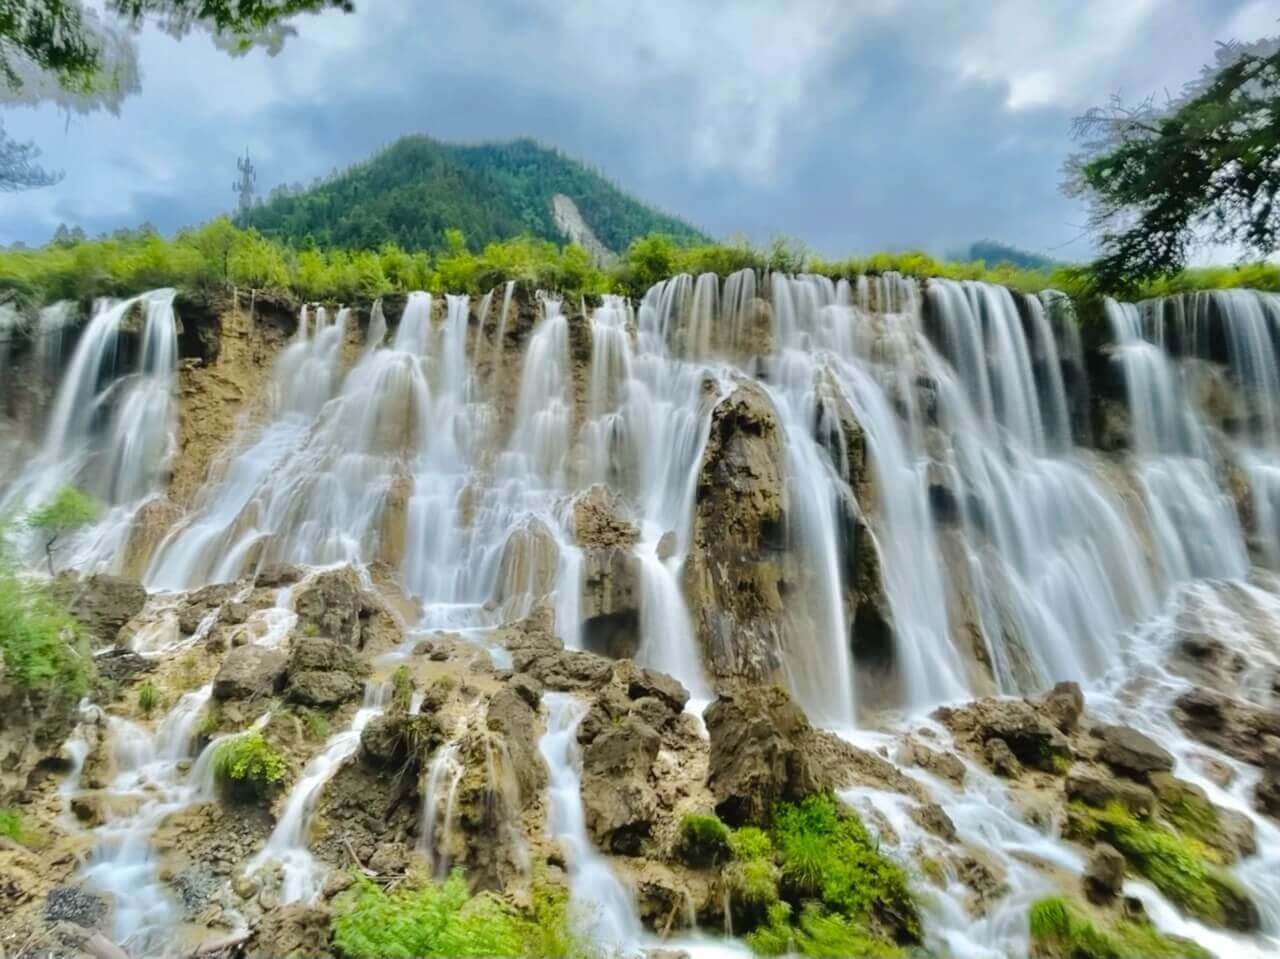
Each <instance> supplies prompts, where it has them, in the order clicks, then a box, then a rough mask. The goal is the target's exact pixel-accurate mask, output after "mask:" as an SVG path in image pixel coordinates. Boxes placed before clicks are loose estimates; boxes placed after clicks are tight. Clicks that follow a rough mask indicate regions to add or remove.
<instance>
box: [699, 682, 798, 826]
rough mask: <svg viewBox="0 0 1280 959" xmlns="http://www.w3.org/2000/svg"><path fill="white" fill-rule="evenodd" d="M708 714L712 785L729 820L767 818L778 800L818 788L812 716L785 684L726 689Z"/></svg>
mask: <svg viewBox="0 0 1280 959" xmlns="http://www.w3.org/2000/svg"><path fill="white" fill-rule="evenodd" d="M703 719H704V721H705V723H706V726H707V733H708V735H709V737H710V741H711V742H710V748H711V754H710V760H709V767H708V775H707V785H708V786H709V787H710V789H711V793H712V795H713V796H714V797H715V803H716V813H717V815H719V816H720V818H721V819H723V820H724V821H725V822H727V823H729V824H730V825H733V826H740V825H743V824H746V823H764V822H767V820H768V818H769V815H770V810H771V809H772V807H773V805H774V803H776V802H777V801H779V800H799V799H803V798H804V797H806V796H808V795H811V794H812V793H814V792H817V791H818V789H819V787H820V778H819V774H818V772H817V771H816V770H815V769H814V766H813V760H812V757H811V756H810V755H809V753H808V751H807V749H806V746H807V745H808V739H809V734H810V732H811V727H810V725H809V720H808V718H807V717H806V716H805V714H804V713H803V712H802V711H801V709H800V708H799V707H798V706H796V705H795V703H793V702H792V701H791V697H790V696H788V695H787V692H786V690H784V689H782V688H781V687H780V686H748V687H745V688H742V689H738V690H735V691H733V692H731V693H722V694H721V695H720V697H719V698H717V699H716V701H715V702H713V703H712V704H711V705H710V706H708V707H707V709H706V711H705V712H704V713H703Z"/></svg>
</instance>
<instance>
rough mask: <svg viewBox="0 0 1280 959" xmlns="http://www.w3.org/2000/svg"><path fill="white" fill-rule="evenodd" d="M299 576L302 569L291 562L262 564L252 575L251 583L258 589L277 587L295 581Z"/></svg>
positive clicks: (300, 576)
mask: <svg viewBox="0 0 1280 959" xmlns="http://www.w3.org/2000/svg"><path fill="white" fill-rule="evenodd" d="M301 578H302V570H300V569H298V567H296V566H294V565H293V564H292V563H273V564H272V565H270V566H264V567H263V568H262V569H261V570H260V571H259V572H258V575H257V576H256V577H254V580H253V585H254V586H256V587H258V588H259V589H264V588H265V589H279V588H280V587H281V586H289V585H291V584H293V583H296V582H297V581H298V580H300V579H301Z"/></svg>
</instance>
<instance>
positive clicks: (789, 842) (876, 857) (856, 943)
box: [725, 794, 921, 956]
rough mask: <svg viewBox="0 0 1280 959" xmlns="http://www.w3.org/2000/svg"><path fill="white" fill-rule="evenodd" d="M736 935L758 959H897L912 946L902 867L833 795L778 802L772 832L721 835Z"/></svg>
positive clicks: (914, 923) (916, 926)
mask: <svg viewBox="0 0 1280 959" xmlns="http://www.w3.org/2000/svg"><path fill="white" fill-rule="evenodd" d="M729 848H730V850H731V851H732V853H733V861H732V862H731V863H730V864H729V866H728V867H727V868H726V870H725V879H726V882H727V884H728V886H729V900H730V909H731V910H732V914H733V919H734V923H735V928H737V929H738V930H739V931H742V932H745V933H746V938H747V942H748V943H749V944H750V946H751V947H752V949H754V950H755V951H756V952H757V953H760V954H762V955H781V954H784V953H798V954H801V955H808V956H850V955H860V956H899V955H904V954H905V953H904V951H903V950H904V949H906V948H909V947H911V946H914V945H917V944H918V943H919V942H920V940H921V927H920V917H919V914H918V912H917V910H916V907H915V903H914V901H913V900H912V898H911V892H910V890H909V888H908V884H907V876H906V873H905V872H904V870H903V869H902V867H901V866H899V865H898V864H897V863H895V862H893V861H892V860H891V859H889V858H888V857H887V856H885V855H884V854H882V853H881V852H880V850H879V848H878V847H877V845H876V842H875V840H874V839H873V838H872V837H871V835H870V834H869V833H868V832H867V830H866V828H865V827H864V826H863V824H862V822H861V820H859V819H858V817H857V815H856V814H854V813H853V811H852V810H849V809H846V808H845V807H844V806H842V805H841V804H840V802H839V801H838V800H837V799H836V798H835V796H833V795H830V794H823V795H817V796H811V797H809V798H808V799H805V800H804V801H802V802H799V803H779V804H778V805H776V806H775V807H774V810H773V826H772V828H771V831H770V832H768V833H766V832H764V831H763V830H760V829H755V828H750V827H748V828H744V829H738V830H735V831H734V832H733V833H731V834H730V836H729Z"/></svg>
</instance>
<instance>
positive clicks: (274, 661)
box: [213, 646, 288, 700]
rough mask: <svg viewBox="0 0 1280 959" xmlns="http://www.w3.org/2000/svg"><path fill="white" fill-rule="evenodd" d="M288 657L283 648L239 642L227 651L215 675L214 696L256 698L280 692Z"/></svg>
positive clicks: (230, 698)
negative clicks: (238, 644) (247, 644)
mask: <svg viewBox="0 0 1280 959" xmlns="http://www.w3.org/2000/svg"><path fill="white" fill-rule="evenodd" d="M287 662H288V660H287V658H286V656H285V654H284V652H283V651H281V650H278V649H267V648H266V647H263V646H238V647H236V648H235V649H233V650H231V651H230V652H229V653H227V656H226V658H225V659H223V661H222V666H221V667H219V669H218V674H217V675H216V676H214V677H213V698H214V699H220V700H235V699H252V698H254V697H255V696H269V695H271V694H272V693H275V692H279V691H280V689H281V688H282V686H283V683H284V675H285V667H286V665H287Z"/></svg>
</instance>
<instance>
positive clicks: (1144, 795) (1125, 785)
mask: <svg viewBox="0 0 1280 959" xmlns="http://www.w3.org/2000/svg"><path fill="white" fill-rule="evenodd" d="M1066 793H1067V798H1068V799H1069V800H1071V801H1073V802H1082V803H1084V804H1085V805H1086V806H1093V807H1094V808H1096V809H1104V808H1106V807H1107V806H1108V805H1110V804H1111V803H1119V804H1120V805H1121V806H1123V807H1124V808H1125V809H1127V810H1129V812H1130V813H1132V814H1133V815H1135V816H1137V817H1138V818H1139V819H1145V818H1146V817H1148V816H1150V815H1151V813H1152V812H1153V811H1154V810H1155V806H1156V797H1155V793H1153V792H1152V791H1151V790H1150V789H1148V788H1147V787H1146V786H1143V785H1141V784H1140V783H1135V782H1130V781H1129V780H1127V779H1116V778H1115V777H1113V776H1111V775H1109V774H1107V773H1105V772H1102V771H1097V772H1086V771H1080V772H1072V773H1071V774H1070V775H1069V776H1067V780H1066Z"/></svg>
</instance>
